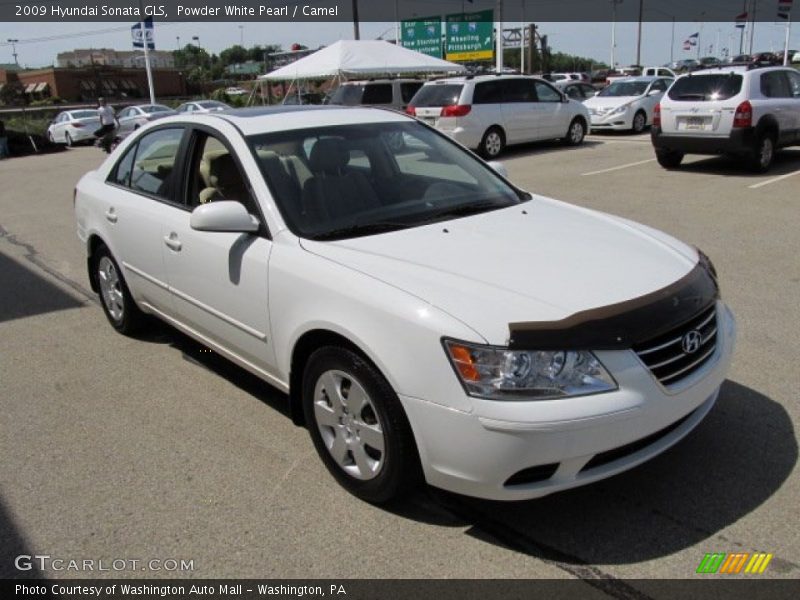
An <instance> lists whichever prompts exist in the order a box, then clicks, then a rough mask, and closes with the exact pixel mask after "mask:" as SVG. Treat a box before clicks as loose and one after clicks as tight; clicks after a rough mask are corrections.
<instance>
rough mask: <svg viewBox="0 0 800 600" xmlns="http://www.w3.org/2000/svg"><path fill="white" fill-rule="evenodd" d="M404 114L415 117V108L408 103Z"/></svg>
mask: <svg viewBox="0 0 800 600" xmlns="http://www.w3.org/2000/svg"><path fill="white" fill-rule="evenodd" d="M406 114H407V115H411V116H412V117H416V116H417V109H416V108H414V107H413V106H411V105H410V104H409V105H408V106H406Z"/></svg>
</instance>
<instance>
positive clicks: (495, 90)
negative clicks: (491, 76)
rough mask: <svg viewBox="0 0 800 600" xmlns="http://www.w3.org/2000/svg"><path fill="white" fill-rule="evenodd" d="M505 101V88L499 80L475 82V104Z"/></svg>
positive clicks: (473, 95) (473, 97) (473, 100)
mask: <svg viewBox="0 0 800 600" xmlns="http://www.w3.org/2000/svg"><path fill="white" fill-rule="evenodd" d="M502 101H503V88H502V87H501V84H500V82H499V81H484V82H483V83H476V84H475V91H474V92H473V93H472V103H473V104H497V103H500V102H502Z"/></svg>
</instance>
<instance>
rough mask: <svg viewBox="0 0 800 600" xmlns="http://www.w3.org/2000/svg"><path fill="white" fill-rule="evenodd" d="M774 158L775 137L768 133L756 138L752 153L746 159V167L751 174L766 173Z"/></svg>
mask: <svg viewBox="0 0 800 600" xmlns="http://www.w3.org/2000/svg"><path fill="white" fill-rule="evenodd" d="M774 158H775V135H774V134H772V133H769V132H765V133H762V134H760V135H759V136H758V138H757V140H756V143H755V146H754V147H753V151H752V153H751V154H750V155H749V156H748V157H747V158H746V162H747V167H748V169H750V170H751V171H752V172H753V173H766V172H767V171H769V168H770V166H772V161H773V159H774Z"/></svg>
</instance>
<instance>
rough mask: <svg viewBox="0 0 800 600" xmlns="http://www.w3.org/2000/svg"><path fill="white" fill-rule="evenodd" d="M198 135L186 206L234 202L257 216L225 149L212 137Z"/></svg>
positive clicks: (248, 191)
mask: <svg viewBox="0 0 800 600" xmlns="http://www.w3.org/2000/svg"><path fill="white" fill-rule="evenodd" d="M198 135H199V136H200V138H199V139H198V143H197V145H196V148H197V151H196V152H195V154H194V159H193V161H192V165H193V167H192V175H191V177H190V179H189V197H188V199H187V202H186V204H187V206H188V207H189V208H194V207H196V206H198V205H200V204H206V203H207V202H217V201H219V200H236V201H237V202H241V203H242V204H244V205H245V207H246V208H247V210H248V212H250V213H251V214H258V212H257V210H256V207H255V202H253V199H252V197H251V195H250V190H249V186H248V185H247V180H246V179H245V177H244V176H243V175H242V172H241V170H239V165H238V164H236V160H234V158H233V156H232V155H231V153H230V152H228V149H227V148H226V147H225V145H224V144H223V143H222V142H220V141H219V140H218V139H217V138H215V137H213V136H210V135H206V134H202V133H201V134H198Z"/></svg>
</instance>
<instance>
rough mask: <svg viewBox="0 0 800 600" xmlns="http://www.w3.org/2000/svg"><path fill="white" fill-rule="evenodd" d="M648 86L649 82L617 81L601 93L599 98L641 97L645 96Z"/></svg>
mask: <svg viewBox="0 0 800 600" xmlns="http://www.w3.org/2000/svg"><path fill="white" fill-rule="evenodd" d="M648 85H650V84H649V83H648V82H647V81H615V82H614V83H612V84H611V85H609V86H608V87H607V88H605V89H604V90H603V91H601V92H600V93H599V94H598V96H604V97H607V98H616V97H622V96H641V95H642V94H644V92H645V90H646V89H647V86H648Z"/></svg>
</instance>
